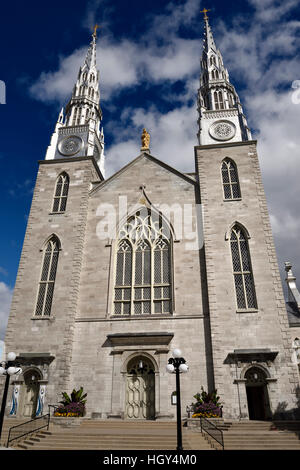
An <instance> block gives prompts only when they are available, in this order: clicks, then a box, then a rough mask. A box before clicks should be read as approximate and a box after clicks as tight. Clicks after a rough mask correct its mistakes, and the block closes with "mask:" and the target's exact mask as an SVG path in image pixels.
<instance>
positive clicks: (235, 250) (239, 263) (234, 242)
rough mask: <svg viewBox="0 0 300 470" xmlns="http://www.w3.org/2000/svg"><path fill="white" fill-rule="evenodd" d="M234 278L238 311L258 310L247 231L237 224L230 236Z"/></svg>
mask: <svg viewBox="0 0 300 470" xmlns="http://www.w3.org/2000/svg"><path fill="white" fill-rule="evenodd" d="M230 246H231V255H232V265H233V276H234V284H235V292H236V302H237V307H238V309H242V310H248V309H251V308H254V309H256V308H257V303H256V295H255V287H254V280H253V274H252V267H251V259H250V251H249V245H248V240H247V236H246V234H245V231H244V230H243V229H242V228H241V227H240V226H239V225H238V224H236V225H235V226H234V227H233V228H232V230H231V234H230Z"/></svg>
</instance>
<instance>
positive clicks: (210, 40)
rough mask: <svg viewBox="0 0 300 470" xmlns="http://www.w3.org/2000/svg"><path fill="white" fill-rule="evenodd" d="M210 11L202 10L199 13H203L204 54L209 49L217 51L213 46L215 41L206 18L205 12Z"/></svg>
mask: <svg viewBox="0 0 300 470" xmlns="http://www.w3.org/2000/svg"><path fill="white" fill-rule="evenodd" d="M208 11H210V10H206V9H205V8H204V10H202V12H201V13H204V39H203V49H204V50H205V52H206V53H207V52H208V51H209V50H210V49H214V50H215V51H217V48H216V45H215V41H214V37H213V33H212V31H211V29H210V25H209V22H208V16H207V14H206V13H207V12H208Z"/></svg>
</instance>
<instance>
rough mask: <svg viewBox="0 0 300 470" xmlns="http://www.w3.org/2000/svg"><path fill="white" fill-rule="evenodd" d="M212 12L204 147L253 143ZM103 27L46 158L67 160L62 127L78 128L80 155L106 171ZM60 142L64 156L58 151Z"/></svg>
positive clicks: (202, 102) (201, 101)
mask: <svg viewBox="0 0 300 470" xmlns="http://www.w3.org/2000/svg"><path fill="white" fill-rule="evenodd" d="M208 11H210V10H207V9H205V8H204V9H203V10H202V13H204V39H203V51H202V58H201V74H200V87H199V90H198V99H197V102H198V113H199V118H198V125H199V127H198V141H199V145H207V144H220V143H223V142H226V141H228V142H239V141H247V140H251V139H252V137H251V132H250V129H249V127H248V125H247V121H246V118H245V116H244V113H243V109H242V106H241V103H240V100H239V96H238V94H237V92H236V91H235V88H234V86H233V85H232V84H231V83H230V80H229V74H228V71H227V69H226V68H225V66H224V63H223V58H222V55H221V53H220V51H219V49H218V48H217V47H216V44H215V41H214V37H213V34H212V31H211V28H210V25H209V21H208V16H207V12H208ZM97 28H98V25H95V27H94V31H93V34H92V39H91V42H90V45H89V48H88V51H87V54H86V57H85V60H84V63H83V65H82V66H81V67H80V69H79V73H78V77H77V80H76V83H75V86H74V88H73V91H72V96H71V98H70V100H69V102H68V104H67V106H66V108H65V116H64V112H63V109H62V110H61V112H60V114H59V118H58V121H57V124H56V128H55V132H54V134H53V136H52V139H51V143H50V146H49V147H48V150H47V154H46V159H51V158H58V157H59V158H61V155H65V154H64V153H63V152H62V151H61V150H60V147H59V140H60V137H59V136H60V135H62V134H64V133H65V134H66V132H67V130H66V131H65V132H64V131H63V130H62V129H61V128H66V127H68V128H72V129H70V130H69V131H68V132H69V133H70V134H72V135H73V134H78V133H81V134H82V133H83V132H84V131H85V130H86V132H87V136H86V137H84V136H83V135H82V137H81V138H82V140H83V143H82V144H81V148H82V149H84V150H82V151H81V152H79V153H77V156H82V155H87V156H89V155H92V156H94V158H95V159H96V161H97V163H98V165H99V167H100V169H101V171H102V172H104V133H103V128H101V121H102V111H101V107H100V92H99V71H98V70H97V62H96V40H97ZM56 134H57V135H56ZM55 142H56V144H57V148H58V152H57V151H56V150H55V149H54V146H55ZM142 142H143V143H142V149H143V150H144V149H146V148H147V149H148V148H149V144H148V135H147V134H146V133H145V132H144V134H143V140H142ZM62 145H63V144H61V146H62Z"/></svg>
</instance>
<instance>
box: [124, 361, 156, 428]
mask: <svg viewBox="0 0 300 470" xmlns="http://www.w3.org/2000/svg"><path fill="white" fill-rule="evenodd" d="M125 418H127V419H154V418H155V370H154V366H153V364H152V362H151V361H150V359H148V358H147V357H145V356H137V357H134V358H133V359H131V360H130V361H129V363H128V366H127V377H126V403H125Z"/></svg>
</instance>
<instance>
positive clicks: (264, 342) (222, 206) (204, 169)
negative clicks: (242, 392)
mask: <svg viewBox="0 0 300 470" xmlns="http://www.w3.org/2000/svg"><path fill="white" fill-rule="evenodd" d="M225 157H229V158H231V159H232V160H233V161H234V162H235V163H236V165H237V169H238V174H239V181H240V188H241V196H242V197H241V200H239V201H228V200H224V196H223V187H222V178H221V163H222V160H223V159H224V158H225ZM195 158H196V166H197V169H198V174H199V183H200V195H201V203H202V205H203V212H204V244H205V253H206V260H207V263H206V269H207V283H208V296H209V309H210V320H211V332H212V345H213V362H214V373H215V381H216V387H217V388H218V392H219V394H220V395H221V398H222V400H223V401H224V413H225V415H226V416H229V417H236V416H239V413H240V412H239V410H238V399H237V398H238V397H237V383H236V379H237V380H240V379H243V374H244V373H245V366H247V367H250V366H251V363H248V364H239V365H238V368H237V369H236V366H235V364H231V365H230V364H226V358H227V356H228V354H230V353H232V352H233V351H234V350H238V349H257V348H261V349H264V348H267V349H268V348H269V349H270V350H272V351H278V355H277V357H276V359H275V360H274V361H273V362H268V363H266V362H264V363H262V364H261V366H263V367H264V369H265V370H266V371H268V374H269V375H270V378H271V379H272V380H273V379H274V382H272V385H270V384H269V395H270V400H271V410H272V412H275V411H276V409H277V408H278V406H279V405H280V404H282V403H286V407H287V408H289V409H292V408H293V407H294V406H295V387H296V383H297V377H296V371H295V368H294V366H293V365H292V364H291V347H290V341H289V332H288V322H287V314H286V308H285V302H284V298H283V293H282V286H281V280H280V276H279V270H278V264H277V258H276V253H275V248H274V243H273V238H272V232H271V226H270V221H269V215H268V209H267V205H266V199H265V194H264V189H263V185H262V179H261V174H260V168H259V162H258V157H257V153H256V142H255V141H251V142H247V143H239V144H223V145H221V144H219V145H214V146H213V145H211V146H202V147H196V148H195ZM236 221H237V222H239V223H241V224H242V225H243V226H244V227H246V229H247V230H248V232H249V234H250V239H249V240H248V241H249V249H250V254H251V260H252V269H253V275H254V283H255V289H256V296H257V303H258V309H257V310H254V309H252V310H251V311H250V310H249V312H243V313H239V312H238V310H237V305H236V298H235V287H234V279H233V273H232V260H231V252H230V245H229V241H228V240H226V232H227V231H228V230H229V229H230V227H231V226H232V224H234V223H235V222H236ZM243 386H244V385H243ZM242 407H243V410H242V413H243V414H244V415H245V416H247V404H246V402H245V397H244V402H243V404H242Z"/></svg>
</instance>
